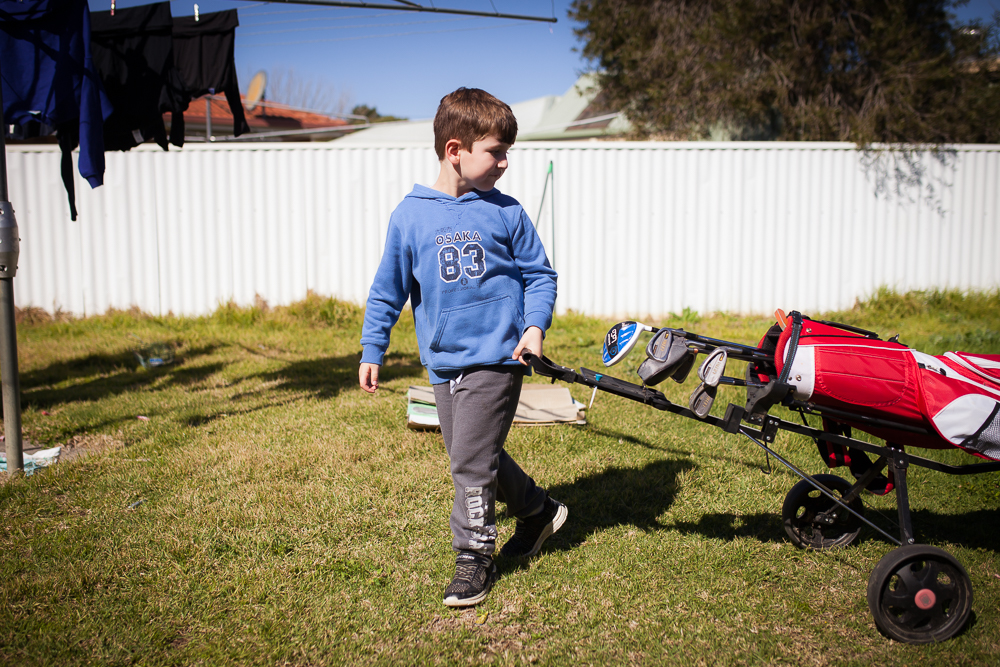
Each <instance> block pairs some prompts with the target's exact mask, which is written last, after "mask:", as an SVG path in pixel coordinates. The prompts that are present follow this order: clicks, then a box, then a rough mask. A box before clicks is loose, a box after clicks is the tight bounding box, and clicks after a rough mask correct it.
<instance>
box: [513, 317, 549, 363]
mask: <svg viewBox="0 0 1000 667" xmlns="http://www.w3.org/2000/svg"><path fill="white" fill-rule="evenodd" d="M525 350H529V351H530V352H531V353H532V354H534V355H535V356H536V357H540V356H542V330H541V329H539V328H538V327H528V330H527V331H525V332H524V335H523V336H521V340H520V341H518V343H517V347H516V348H514V354H513V357H512V358H514V359H517V360H518V361H520V362H521V364H523V365H524V366H527V365H528V364H527V363H525V361H524V359H521V353H522V352H524V351H525Z"/></svg>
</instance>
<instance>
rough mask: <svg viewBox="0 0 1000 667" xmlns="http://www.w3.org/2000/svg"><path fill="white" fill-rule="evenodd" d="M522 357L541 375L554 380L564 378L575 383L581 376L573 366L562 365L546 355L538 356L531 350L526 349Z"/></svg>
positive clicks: (565, 380)
mask: <svg viewBox="0 0 1000 667" xmlns="http://www.w3.org/2000/svg"><path fill="white" fill-rule="evenodd" d="M521 359H523V360H524V361H525V362H526V363H527V364H528V365H529V366H531V368H532V369H533V370H534V371H535V372H536V373H538V374H539V375H543V376H545V377H549V378H552V379H553V380H562V381H563V382H570V383H573V382H576V381H577V377H579V376H578V375H577V373H576V371H574V370H573V369H572V368H566V367H565V366H560V365H559V364H557V363H554V362H553V361H552V360H551V359H549V358H548V357H546V356H545V355H542V356H538V355H537V354H535V353H534V352H532V351H531V350H525V351H524V352H522V353H521Z"/></svg>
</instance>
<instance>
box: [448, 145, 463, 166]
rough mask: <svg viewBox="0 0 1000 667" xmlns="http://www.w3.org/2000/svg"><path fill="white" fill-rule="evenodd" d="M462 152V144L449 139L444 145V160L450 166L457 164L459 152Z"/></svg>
mask: <svg viewBox="0 0 1000 667" xmlns="http://www.w3.org/2000/svg"><path fill="white" fill-rule="evenodd" d="M461 150H462V142H461V141H459V140H458V139H449V140H448V141H447V143H445V145H444V159H446V160H448V162H451V163H452V164H458V161H459V155H458V153H459V151H461Z"/></svg>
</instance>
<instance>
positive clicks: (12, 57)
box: [0, 0, 112, 220]
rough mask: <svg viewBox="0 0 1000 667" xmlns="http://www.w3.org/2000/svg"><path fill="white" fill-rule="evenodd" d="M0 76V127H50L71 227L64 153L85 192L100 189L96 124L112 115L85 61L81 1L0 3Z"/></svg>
mask: <svg viewBox="0 0 1000 667" xmlns="http://www.w3.org/2000/svg"><path fill="white" fill-rule="evenodd" d="M0 75H2V78H3V105H4V109H3V112H4V122H5V124H14V125H22V126H24V125H29V124H31V123H42V124H44V125H49V126H52V127H55V128H56V130H57V132H58V134H59V145H60V147H62V150H63V182H64V184H65V185H66V189H67V193H68V194H69V199H70V214H71V217H72V218H73V219H74V220H76V205H75V201H74V200H75V197H74V193H73V177H72V161H71V158H72V150H73V149H74V148H76V146H77V143H79V146H80V158H79V161H78V165H77V166H78V169H79V170H80V175H81V176H83V177H84V178H85V179H87V182H88V183H90V187H92V188H96V187H97V186H99V185H101V184H103V183H104V139H103V125H104V119H105V118H107V117H108V116H109V115H111V111H112V106H111V103H110V102H109V101H108V98H107V96H106V95H105V94H104V91H103V89H102V88H101V83H100V79H99V78H98V76H97V72H96V71H95V69H94V66H93V63H92V61H91V54H90V8H89V7H88V5H87V0H0ZM4 129H5V130H6V129H7V128H4ZM67 167H68V169H67ZM67 172H69V173H67ZM67 176H68V178H67Z"/></svg>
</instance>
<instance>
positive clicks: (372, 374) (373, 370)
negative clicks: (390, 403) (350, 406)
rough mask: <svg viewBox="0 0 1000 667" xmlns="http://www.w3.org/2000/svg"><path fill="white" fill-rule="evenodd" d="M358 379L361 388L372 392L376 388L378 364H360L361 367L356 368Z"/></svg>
mask: <svg viewBox="0 0 1000 667" xmlns="http://www.w3.org/2000/svg"><path fill="white" fill-rule="evenodd" d="M358 381H359V382H360V383H361V388H362V389H364V390H365V391H367V392H368V393H369V394H374V393H375V390H376V389H378V364H361V368H359V369H358Z"/></svg>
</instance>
